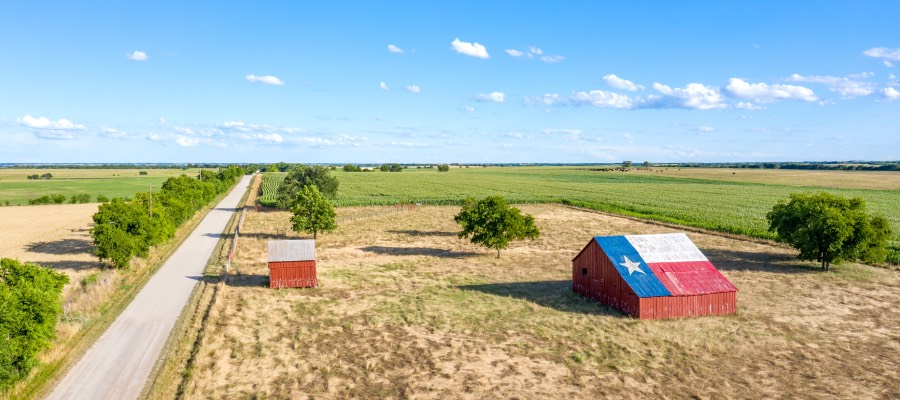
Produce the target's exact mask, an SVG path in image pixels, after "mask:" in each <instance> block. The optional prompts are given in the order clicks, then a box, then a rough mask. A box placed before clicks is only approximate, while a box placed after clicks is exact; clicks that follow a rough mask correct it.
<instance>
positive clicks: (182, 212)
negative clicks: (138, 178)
mask: <svg viewBox="0 0 900 400" xmlns="http://www.w3.org/2000/svg"><path fill="white" fill-rule="evenodd" d="M246 172H247V170H246V169H245V168H244V167H240V166H230V167H226V168H220V169H219V171H218V172H214V171H212V170H203V171H202V172H201V176H200V177H188V176H186V175H181V176H179V177H177V178H169V179H167V180H166V181H165V182H164V183H163V185H162V189H160V191H158V192H153V193H152V197H151V193H149V192H143V193H137V194H136V195H135V197H134V198H133V199H128V198H121V197H116V198H113V199H112V200H110V201H109V202H108V203H103V204H101V205H100V207H99V210H98V211H97V213H96V214H94V224H95V225H94V227H93V228H92V229H91V236H92V237H93V239H94V244H95V245H97V256H98V257H100V260H108V261H109V262H110V263H111V264H112V265H113V266H114V267H116V268H127V267H128V264H129V262H130V260H131V258H132V257H134V256H138V257H146V256H147V254H148V252H149V250H150V247H151V246H155V245H157V244H160V243H162V242H164V241H166V240H168V239H170V238H171V237H173V236H174V235H175V231H176V230H177V229H178V227H179V226H181V225H182V224H183V223H184V222H185V221H187V220H188V219H190V218H191V216H193V215H194V213H196V212H197V211H198V210H200V209H201V208H203V207H204V206H206V205H207V204H209V203H210V202H211V201H213V199H215V198H216V196H218V195H219V194H221V193H224V192H225V191H227V190H228V189H229V188H231V186H233V185H234V184H235V182H237V180H238V178H239V177H240V176H242V175H244V174H245V173H246ZM198 178H201V179H198Z"/></svg>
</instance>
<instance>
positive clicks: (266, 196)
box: [259, 172, 287, 207]
mask: <svg viewBox="0 0 900 400" xmlns="http://www.w3.org/2000/svg"><path fill="white" fill-rule="evenodd" d="M286 177H287V174H286V173H272V172H270V173H266V174H264V175H263V181H262V186H261V187H260V189H259V190H260V191H262V193H261V196H260V197H259V203H260V204H262V205H264V206H266V207H274V206H275V202H276V201H277V195H278V186H280V185H281V182H283V181H284V178H286Z"/></svg>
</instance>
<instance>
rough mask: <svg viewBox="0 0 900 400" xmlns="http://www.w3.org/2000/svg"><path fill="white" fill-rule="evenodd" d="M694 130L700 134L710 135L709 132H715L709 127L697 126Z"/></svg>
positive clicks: (714, 129)
mask: <svg viewBox="0 0 900 400" xmlns="http://www.w3.org/2000/svg"><path fill="white" fill-rule="evenodd" d="M694 130H695V131H697V132H700V133H710V132H715V131H716V128H713V127H711V126H698V127H697V128H696V129H694Z"/></svg>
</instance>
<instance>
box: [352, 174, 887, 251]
mask: <svg viewBox="0 0 900 400" xmlns="http://www.w3.org/2000/svg"><path fill="white" fill-rule="evenodd" d="M695 171H696V170H695ZM779 172H785V171H781V170H779ZM810 172H817V171H810ZM667 173H671V171H669V172H664V173H648V172H636V171H631V172H597V171H590V170H587V169H584V168H579V167H502V168H501V167H492V168H480V167H473V168H451V170H450V172H446V173H439V172H436V171H435V170H433V169H430V170H416V169H407V170H404V171H403V172H400V173H346V172H341V171H339V172H337V176H338V178H339V179H340V182H341V183H340V185H341V186H340V188H339V190H338V197H337V204H338V205H386V204H397V203H423V204H455V203H456V202H458V201H459V200H461V199H463V198H465V197H466V196H475V197H483V196H487V195H500V196H504V197H506V198H507V200H509V201H510V202H514V203H550V202H563V201H569V202H571V203H572V204H575V205H579V206H583V207H587V208H592V209H596V210H601V211H609V212H613V213H618V214H625V215H632V216H637V217H642V218H649V219H655V220H660V221H666V222H672V223H676V224H682V225H689V226H695V227H700V228H706V229H712V230H718V231H723V232H731V233H738V234H744V235H749V236H755V237H762V238H770V237H771V234H769V232H768V231H767V227H768V225H767V223H766V220H765V215H766V213H767V212H769V211H770V210H771V209H772V206H774V205H775V203H776V202H778V201H779V200H786V199H787V198H788V195H789V194H790V193H794V192H818V191H823V190H824V191H828V192H831V193H834V194H838V195H841V196H845V197H861V198H863V199H865V200H866V204H867V206H868V208H869V210H870V211H873V212H876V213H880V214H882V215H884V216H885V217H887V219H888V220H889V221H890V222H891V225H892V226H893V227H894V230H895V239H894V240H895V241H900V190H881V189H859V188H857V189H847V188H841V187H834V186H830V185H831V182H832V181H835V182H843V181H847V180H848V179H850V178H843V177H845V176H851V177H852V176H867V177H870V176H875V177H876V178H877V177H882V178H884V179H885V180H890V178H892V177H897V176H900V175H898V174H897V173H894V172H885V173H871V172H870V173H859V172H855V171H853V172H850V171H829V172H826V173H822V174H817V175H812V174H807V175H805V176H806V177H812V176H817V177H818V179H812V178H810V179H782V178H780V175H778V174H768V173H765V174H759V175H757V178H758V179H757V180H763V181H766V183H757V182H742V181H727V180H723V179H718V178H721V177H718V178H717V179H698V178H689V177H670V176H666V175H665V174H667ZM787 173H789V174H790V173H793V171H787ZM856 174H862V175H856ZM874 174H882V175H874ZM769 180H771V181H773V182H782V183H786V182H790V183H791V184H776V183H768V181H769ZM851 180H852V179H851ZM862 182H869V183H866V184H865V185H866V187H878V185H877V182H878V179H875V178H871V177H870V178H866V179H863V180H860V184H859V185H864V184H863V183H862ZM836 186H840V185H836Z"/></svg>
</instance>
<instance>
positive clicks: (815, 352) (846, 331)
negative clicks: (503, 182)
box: [186, 205, 900, 399]
mask: <svg viewBox="0 0 900 400" xmlns="http://www.w3.org/2000/svg"><path fill="white" fill-rule="evenodd" d="M522 209H523V211H524V212H528V213H532V214H533V215H534V216H535V218H536V221H537V223H538V225H539V226H540V228H541V230H542V233H543V234H542V237H541V238H540V239H539V240H537V241H533V242H517V243H514V244H513V245H512V247H511V248H510V249H508V250H506V251H504V252H503V254H502V258H499V259H497V258H495V257H494V253H493V252H492V251H489V250H486V249H484V248H481V247H476V246H473V245H471V244H469V243H468V242H466V241H464V240H459V239H457V238H456V236H455V232H456V231H457V230H458V227H457V226H456V224H455V223H454V222H453V221H452V216H453V214H454V213H455V212H456V211H457V208H456V207H418V208H417V209H415V210H414V211H408V212H401V213H388V214H385V213H383V212H382V211H383V210H381V209H380V208H379V207H362V208H341V209H338V216H339V218H341V216H342V215H343V214H345V213H351V214H353V216H354V218H344V219H343V220H344V222H343V223H342V224H341V225H340V226H339V228H338V230H337V231H336V232H335V233H334V234H329V235H322V236H321V237H320V239H319V241H318V244H317V253H318V260H319V280H320V287H319V288H316V289H285V290H272V289H269V288H267V287H265V286H266V284H267V267H266V241H267V240H270V239H286V238H299V237H300V236H298V235H295V234H293V233H292V232H291V231H290V229H289V225H288V218H289V213H287V212H262V213H255V212H249V213H247V215H246V219H245V221H244V225H243V228H242V236H241V239H240V240H239V241H238V248H237V255H236V259H235V261H234V263H233V264H232V270H231V271H232V275H230V276H229V278H228V280H227V286H226V287H224V288H223V289H222V290H223V291H222V292H221V293H220V297H219V298H218V299H217V301H216V303H215V304H214V306H213V309H212V312H211V315H210V319H209V322H208V324H207V325H206V326H207V330H206V331H205V332H204V335H203V340H202V342H201V344H200V347H199V349H198V353H197V360H196V368H195V369H194V370H193V371H192V373H191V374H190V375H189V378H188V382H187V385H186V391H187V392H186V394H187V397H188V398H219V397H246V398H251V397H263V398H313V397H314V398H408V397H412V398H435V399H438V398H440V399H446V398H451V399H452V398H522V399H527V398H534V399H543V398H597V397H598V396H612V397H617V398H661V397H669V398H687V397H697V398H723V397H739V398H748V397H752V398H774V397H783V398H792V397H804V398H834V397H837V398H880V397H884V398H890V397H896V395H897V394H898V393H900V384H898V382H900V379H898V378H900V372H898V371H900V357H897V353H898V351H900V333H898V332H900V312H898V310H897V309H896V307H893V306H892V305H894V304H897V303H898V302H900V279H898V275H897V274H896V273H895V272H893V271H889V270H884V269H878V268H871V267H866V266H859V265H855V264H847V265H844V266H841V267H839V268H837V269H835V270H834V271H832V272H828V273H822V272H818V271H816V269H815V266H814V265H813V264H812V263H802V262H798V261H796V260H795V259H794V258H793V252H792V251H790V250H787V249H784V248H780V247H773V246H770V245H764V244H758V243H748V242H743V241H736V240H733V239H727V238H723V237H721V236H715V235H706V234H696V233H690V234H689V236H691V238H692V239H693V240H694V241H695V242H696V243H697V245H698V246H699V247H700V248H701V249H702V250H703V251H704V252H705V253H706V255H707V256H708V257H709V258H710V259H711V260H712V261H713V263H714V264H716V265H717V266H718V267H719V269H720V270H722V272H723V274H725V275H726V276H727V277H728V278H729V279H730V280H731V281H732V282H733V283H734V284H735V285H736V286H737V287H738V288H739V289H740V292H739V293H738V314H737V315H735V316H730V317H724V318H699V319H680V320H665V321H639V320H634V319H630V318H627V317H624V316H622V315H621V314H619V313H618V312H616V311H613V310H611V309H609V308H607V307H604V306H601V305H599V304H597V303H595V302H593V301H591V300H588V299H585V298H582V297H580V296H578V295H575V294H573V293H572V291H571V287H570V274H571V264H570V260H571V258H572V257H574V256H575V254H577V252H578V251H579V250H580V249H581V248H582V247H583V246H584V244H585V243H587V241H588V240H589V239H590V238H591V236H593V235H603V234H626V233H658V232H669V231H672V229H671V228H665V227H661V226H658V225H652V224H644V223H639V222H635V221H632V220H626V219H622V218H617V217H610V216H605V215H600V214H596V213H592V212H585V211H579V210H573V209H569V208H565V207H562V206H556V205H525V206H523V207H522ZM365 215H371V217H369V218H364V217H363V216H365Z"/></svg>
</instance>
